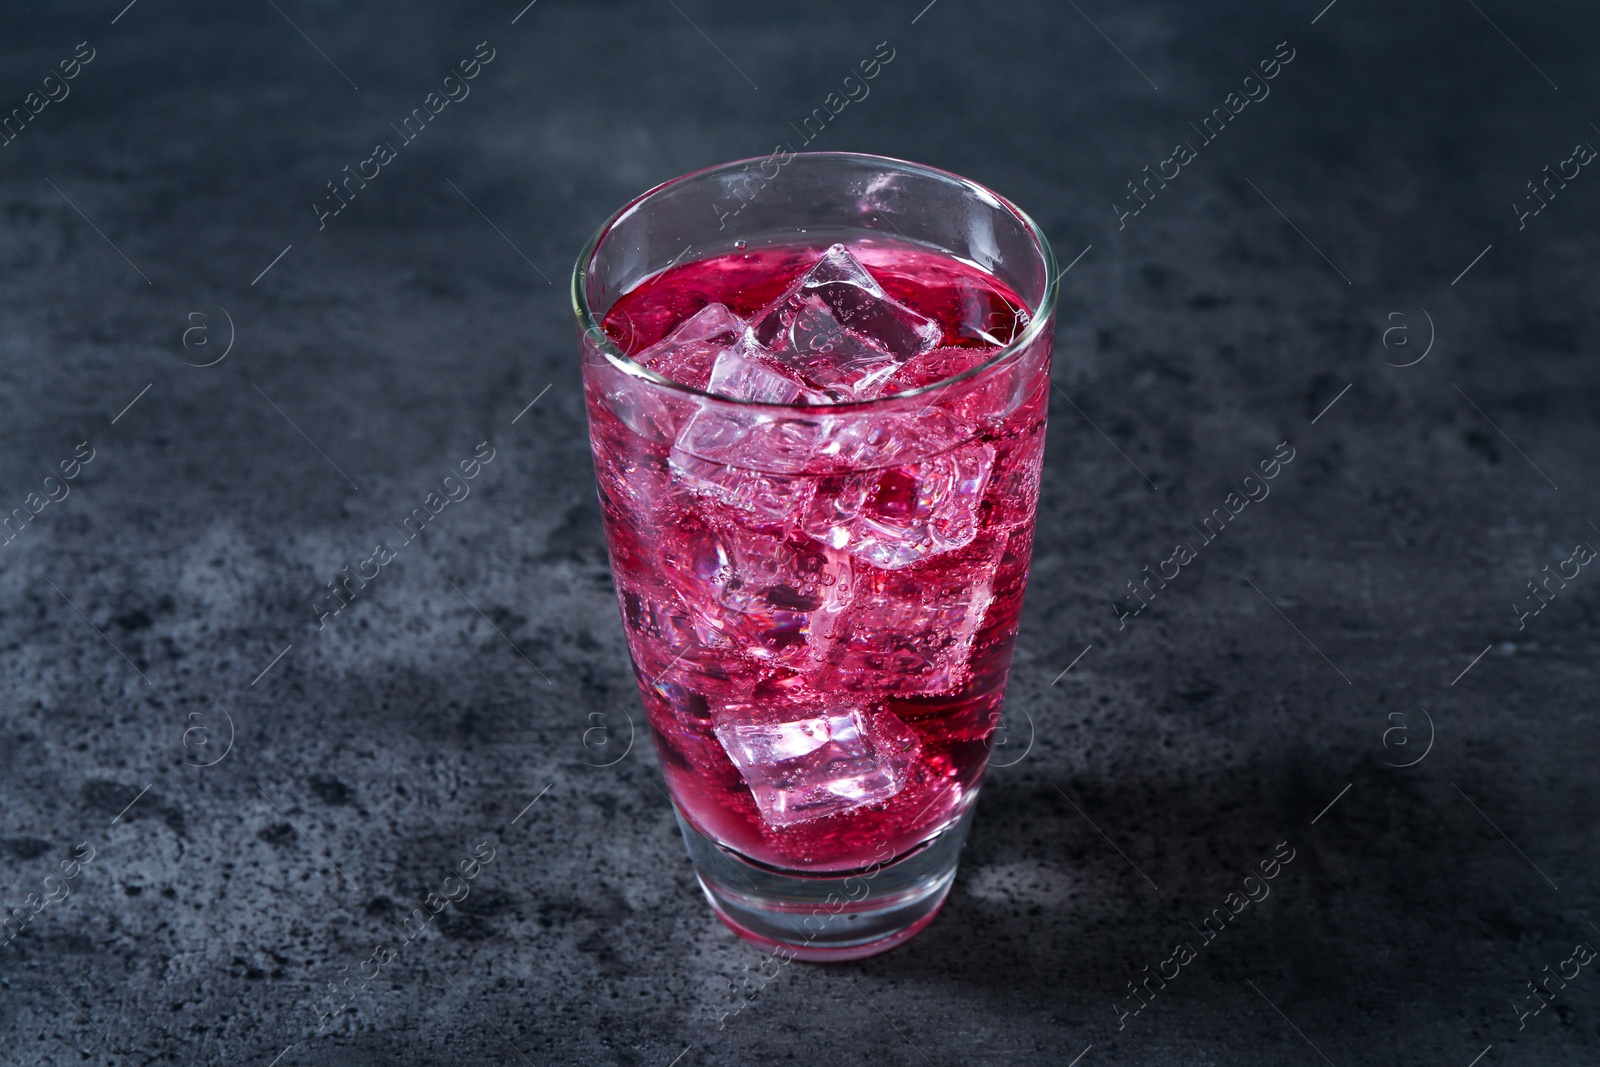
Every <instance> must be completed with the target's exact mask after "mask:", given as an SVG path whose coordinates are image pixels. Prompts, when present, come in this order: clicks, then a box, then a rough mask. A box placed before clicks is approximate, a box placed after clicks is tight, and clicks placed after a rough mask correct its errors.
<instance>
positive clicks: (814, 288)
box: [750, 244, 942, 400]
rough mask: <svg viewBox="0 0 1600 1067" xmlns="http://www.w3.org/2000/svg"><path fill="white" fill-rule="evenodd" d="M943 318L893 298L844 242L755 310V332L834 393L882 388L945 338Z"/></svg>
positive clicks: (847, 395)
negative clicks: (927, 315) (938, 319)
mask: <svg viewBox="0 0 1600 1067" xmlns="http://www.w3.org/2000/svg"><path fill="white" fill-rule="evenodd" d="M941 333H942V331H941V330H940V328H939V324H938V323H936V322H934V321H933V320H931V319H928V318H924V317H923V316H922V315H919V314H917V313H916V312H915V311H912V310H911V309H910V308H908V307H905V306H904V305H902V304H900V303H898V302H896V301H895V300H893V299H892V298H891V297H890V296H889V295H888V294H887V293H885V292H884V291H883V287H882V286H880V285H879V284H878V283H877V281H876V280H875V279H874V278H873V277H872V275H871V274H869V273H868V272H867V269H866V268H865V267H863V266H862V265H861V263H860V262H859V261H857V260H856V258H855V257H854V256H852V255H851V254H850V253H849V252H848V251H846V249H845V247H844V245H841V244H836V245H834V246H832V247H831V248H829V249H828V250H827V252H826V253H824V254H823V256H822V258H821V259H820V260H818V261H817V262H816V264H815V265H813V266H812V268H811V269H810V270H809V271H807V272H806V273H805V275H804V276H803V277H801V278H800V280H799V281H798V282H796V283H795V284H794V286H793V287H791V288H790V290H789V291H788V292H787V293H785V294H784V295H783V296H782V297H781V298H780V299H779V300H778V301H777V302H776V303H774V304H772V305H771V306H769V307H768V308H767V309H766V310H765V311H763V312H760V313H759V314H757V316H756V317H755V320H754V322H753V323H752V324H751V327H750V336H751V337H752V338H753V340H754V341H755V343H756V344H758V345H759V346H760V347H761V349H762V350H763V351H765V352H768V353H770V354H771V355H772V356H774V357H775V358H776V359H777V360H779V361H781V362H782V363H784V364H785V365H787V366H788V367H790V368H793V370H794V371H795V372H796V373H797V374H798V375H799V377H800V378H801V380H802V381H804V383H805V384H806V385H807V386H809V387H810V388H813V389H817V390H820V391H823V392H825V393H826V394H827V395H828V396H829V397H831V398H832V399H835V400H864V399H868V398H870V397H872V396H875V395H877V393H878V391H879V390H880V389H881V388H882V386H883V384H884V382H885V381H886V380H888V378H889V377H890V376H891V375H893V374H894V372H895V371H896V370H897V369H898V368H899V366H900V364H901V363H903V362H905V361H906V360H907V359H910V358H911V357H912V356H915V355H919V354H921V353H923V352H926V351H927V350H928V349H930V348H932V347H933V346H934V345H935V344H937V343H938V341H939V338H940V336H941Z"/></svg>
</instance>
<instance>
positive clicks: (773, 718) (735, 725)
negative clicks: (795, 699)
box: [712, 698, 922, 829]
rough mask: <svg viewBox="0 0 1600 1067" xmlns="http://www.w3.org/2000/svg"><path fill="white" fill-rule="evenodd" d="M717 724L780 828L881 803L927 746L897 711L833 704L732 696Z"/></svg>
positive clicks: (760, 805)
mask: <svg viewBox="0 0 1600 1067" xmlns="http://www.w3.org/2000/svg"><path fill="white" fill-rule="evenodd" d="M715 721H716V725H715V726H714V727H712V731H713V733H715V734H716V737H717V740H718V741H720V742H721V743H722V747H723V750H724V751H726V752H727V754H728V758H729V759H731V760H732V761H733V765H734V766H735V767H736V768H738V771H739V774H740V776H741V777H742V778H744V780H745V784H746V785H748V786H749V787H750V795H751V797H752V798H753V799H754V800H755V802H756V809H757V810H758V811H759V812H760V813H761V817H762V818H763V819H764V820H766V822H767V825H769V826H771V827H773V828H775V829H783V828H785V827H789V826H797V825H799V824H801V823H806V822H810V821H812V820H814V819H820V818H823V817H825V816H828V815H837V814H840V813H841V812H846V811H850V810H852V809H855V808H859V807H861V806H862V805H864V804H877V803H882V802H883V801H885V800H888V799H889V798H890V797H892V796H894V795H895V794H896V793H898V792H899V791H900V790H901V789H902V788H904V786H905V785H906V782H907V780H908V777H909V773H908V772H909V771H910V770H911V768H912V766H913V765H914V764H915V762H916V760H917V757H918V756H919V755H920V754H921V748H922V745H921V742H920V741H919V739H918V738H917V735H916V733H915V732H913V731H912V730H911V728H910V727H908V726H907V725H906V724H905V723H903V722H901V721H900V720H899V719H898V718H896V717H895V715H894V714H893V713H892V712H888V711H877V712H869V711H867V710H865V709H863V708H859V707H853V706H846V705H839V704H829V703H826V702H823V701H821V699H820V698H818V700H817V702H816V703H815V704H814V705H813V706H811V707H809V708H804V707H799V708H797V707H789V708H771V707H769V706H765V705H761V706H757V705H741V704H729V705H727V706H725V707H723V708H721V709H719V710H718V712H717V713H716V716H715Z"/></svg>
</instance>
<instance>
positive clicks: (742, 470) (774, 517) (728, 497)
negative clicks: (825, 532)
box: [667, 449, 815, 522]
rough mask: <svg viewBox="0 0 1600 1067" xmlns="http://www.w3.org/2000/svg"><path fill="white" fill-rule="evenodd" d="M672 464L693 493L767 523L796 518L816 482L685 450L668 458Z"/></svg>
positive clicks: (678, 450) (685, 485)
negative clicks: (708, 457) (722, 460)
mask: <svg viewBox="0 0 1600 1067" xmlns="http://www.w3.org/2000/svg"><path fill="white" fill-rule="evenodd" d="M667 464H668V467H669V468H670V469H671V470H672V473H673V474H674V475H675V476H676V477H677V478H678V480H679V482H680V483H681V484H682V485H683V486H684V487H685V488H687V489H689V490H690V491H691V492H693V493H695V494H697V495H699V496H702V497H705V498H707V499H709V500H714V501H717V502H718V503H721V504H727V505H729V506H731V507H734V508H738V509H739V510H740V511H744V512H748V513H750V514H752V515H754V516H755V517H756V518H757V519H759V520H761V521H765V522H785V521H789V522H792V521H794V516H796V515H799V514H801V513H802V512H803V510H804V508H805V506H806V503H807V501H809V500H810V496H811V493H812V492H813V490H814V488H815V485H814V483H813V482H812V480H811V479H809V478H804V477H796V476H791V475H787V474H770V473H768V472H766V471H757V470H750V469H748V468H746V467H736V466H733V465H731V464H728V463H717V462H715V461H714V460H709V459H701V458H700V457H699V456H693V455H690V454H689V453H687V452H685V451H683V450H682V449H674V450H673V451H672V453H671V454H670V455H669V456H668V457H667Z"/></svg>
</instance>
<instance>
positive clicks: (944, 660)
mask: <svg viewBox="0 0 1600 1067" xmlns="http://www.w3.org/2000/svg"><path fill="white" fill-rule="evenodd" d="M1006 542H1007V535H1005V534H1000V535H999V536H998V537H993V538H990V537H985V538H984V539H983V540H982V541H980V542H977V543H975V544H973V545H971V546H969V547H968V548H966V549H962V550H960V551H959V552H958V553H955V554H954V555H953V556H952V557H949V558H947V559H946V560H945V561H942V562H941V564H940V566H939V567H938V568H937V569H936V570H927V569H919V570H917V571H873V572H867V573H858V574H857V576H856V588H855V590H854V593H853V595H852V597H851V601H850V605H849V607H848V608H847V609H846V610H845V611H844V612H843V613H841V614H839V615H838V616H837V617H836V618H834V619H832V620H830V623H831V628H830V629H828V630H826V631H824V632H823V633H821V634H819V635H818V636H819V637H820V638H821V639H822V641H823V642H824V644H823V645H822V647H823V648H825V650H826V655H827V660H826V663H825V665H824V666H822V667H821V668H819V669H817V670H816V671H815V672H814V675H813V677H814V679H815V683H816V684H817V685H818V686H825V687H827V688H828V689H830V690H839V691H846V692H848V691H857V690H869V691H878V692H890V693H897V694H902V695H934V694H939V693H949V692H952V691H954V690H956V689H958V688H960V687H961V686H962V685H964V684H965V683H966V681H967V678H968V676H969V669H968V660H969V659H970V657H971V655H972V645H973V638H974V637H975V636H976V635H977V632H978V630H979V629H980V628H981V627H982V626H983V621H984V618H985V616H986V614H987V613H988V610H989V605H990V604H991V603H993V601H994V582H995V574H996V571H997V569H998V568H999V565H1000V561H1001V559H1002V558H1003V557H1004V553H1005V548H1006Z"/></svg>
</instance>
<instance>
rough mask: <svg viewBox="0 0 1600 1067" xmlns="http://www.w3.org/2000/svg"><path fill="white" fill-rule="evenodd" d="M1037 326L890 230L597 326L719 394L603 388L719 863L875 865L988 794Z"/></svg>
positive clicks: (734, 262) (1008, 300)
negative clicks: (1023, 336)
mask: <svg viewBox="0 0 1600 1067" xmlns="http://www.w3.org/2000/svg"><path fill="white" fill-rule="evenodd" d="M1027 322H1028V315H1027V311H1026V310H1025V304H1024V302H1023V301H1022V300H1021V299H1020V298H1019V297H1018V296H1017V295H1016V293H1014V292H1013V291H1012V290H1011V289H1009V288H1008V287H1007V286H1006V285H1004V284H1003V283H1001V282H1000V281H999V280H998V279H997V278H995V277H994V276H993V275H991V274H990V273H988V272H987V271H985V270H983V269H981V268H979V267H977V266H975V265H973V264H970V263H966V262H963V261H960V260H957V259H955V258H953V257H950V256H947V255H941V254H939V253H936V252H933V251H929V250H927V249H923V248H918V247H912V246H909V245H899V244H891V243H886V242H884V241H881V240H877V239H871V238H866V239H863V238H857V239H856V240H853V241H851V242H850V243H849V244H847V245H846V244H832V245H826V244H822V243H817V244H794V245H783V246H777V247H763V248H759V249H749V250H743V251H734V252H729V253H727V254H722V255H717V256H713V257H711V258H708V259H702V260H699V261H696V262H688V263H684V264H682V265H677V266H672V267H669V268H667V269H666V270H664V271H662V272H660V273H658V274H656V275H653V276H651V277H649V278H647V279H646V280H644V281H643V282H641V283H639V284H637V285H636V286H635V287H634V288H632V289H631V290H630V291H628V292H626V293H625V294H623V295H622V296H621V297H620V298H619V299H618V300H617V302H616V303H615V304H614V306H612V308H611V309H610V311H609V313H607V315H606V316H605V319H604V326H603V328H604V330H605V332H606V335H607V336H608V337H609V338H610V339H611V340H612V341H613V342H614V343H615V344H616V345H617V346H618V347H620V348H621V349H622V350H623V351H624V352H626V353H627V354H628V356H629V357H631V359H632V360H633V361H634V362H635V363H637V364H639V365H640V366H643V367H646V368H648V369H650V370H652V371H654V372H656V373H657V374H659V375H661V376H663V377H664V378H667V379H669V380H670V381H672V382H676V383H680V384H681V385H684V386H689V387H691V388H692V389H694V390H700V391H702V392H704V393H709V394H712V395H714V396H717V397H722V398H726V399H725V400H724V401H707V400H705V399H704V398H703V397H700V396H699V395H698V394H695V393H692V392H689V391H687V390H681V389H674V388H672V387H670V386H669V387H663V386H661V385H659V384H658V383H653V382H651V381H648V380H640V378H639V377H638V376H633V377H629V376H627V375H623V374H613V375H612V376H611V377H609V378H605V377H600V376H586V383H585V385H586V390H587V398H588V405H589V415H590V426H591V437H592V443H593V448H594V458H595V465H596V468H597V474H598V482H599V491H600V501H601V505H602V509H603V511H604V516H605V523H606V532H607V540H608V544H609V546H610V553H611V569H612V574H613V577H614V579H615V583H616V589H617V597H618V600H619V602H620V604H621V608H622V619H623V624H624V627H625V630H626V633H627V640H628V646H629V649H630V651H631V654H632V659H633V664H634V669H635V673H636V676H637V678H638V682H639V687H640V691H641V693H642V694H643V699H644V706H645V709H646V714H647V717H648V719H649V722H650V726H651V729H652V732H653V735H654V737H655V742H656V747H657V752H658V753H659V755H660V763H661V767H662V770H663V772H664V774H665V776H666V778H667V781H668V784H669V786H670V788H671V790H672V794H673V797H674V798H675V800H676V801H677V804H678V807H679V809H680V810H681V811H682V813H683V815H684V817H685V818H686V819H688V820H689V821H690V822H691V823H692V824H693V825H694V826H695V827H696V828H697V829H699V830H700V831H701V832H702V833H704V834H706V835H707V836H709V837H711V838H712V839H713V840H715V841H717V842H719V843H721V844H722V845H723V846H725V847H727V848H729V849H732V850H734V851H735V852H737V853H739V854H741V855H743V856H744V857H746V858H747V859H750V860H753V861H756V862H758V863H762V864H766V865H769V866H772V867H776V868H780V869H783V870H790V871H792V870H810V871H815V872H818V873H821V872H838V871H849V870H856V869H860V868H863V867H866V866H868V865H869V864H873V863H883V862H886V861H888V860H890V859H892V858H898V857H900V856H902V855H905V854H906V853H908V852H909V851H911V850H913V849H915V848H916V847H917V846H918V845H919V844H921V843H922V842H924V841H927V840H928V839H930V838H932V837H933V836H934V835H936V834H937V833H938V832H939V831H940V830H942V829H944V828H945V827H947V826H949V825H951V824H952V823H953V822H955V821H956V820H957V819H959V818H960V817H961V816H962V815H963V814H965V812H966V810H967V809H968V808H969V807H970V806H971V804H972V802H973V801H974V799H975V797H976V791H977V789H978V786H979V784H980V782H981V779H982V777H983V771H984V767H985V765H986V762H987V759H988V755H989V746H990V743H991V739H992V737H993V734H994V731H995V727H996V724H997V722H998V719H999V713H1000V703H1001V698H1002V696H1003V694H1004V691H1005V685H1006V678H1007V674H1008V672H1009V669H1010V664H1011V655H1012V649H1013V645H1014V642H1015V638H1016V633H1017V621H1018V615H1019V612H1020V610H1021V607H1022V597H1023V589H1024V586H1025V584H1026V581H1027V574H1028V560H1029V554H1030V550H1031V546H1032V539H1033V521H1034V510H1035V505H1036V502H1037V496H1038V486H1039V467H1040V461H1041V458H1042V452H1043V445H1044V433H1045V412H1046V406H1047V400H1048V396H1047V393H1046V390H1047V388H1048V361H1049V349H1048V346H1049V338H1048V337H1043V338H1041V339H1040V340H1039V342H1038V344H1037V345H1036V346H1035V347H1036V348H1037V349H1038V351H1037V352H1035V354H1034V356H1033V358H1032V362H1031V363H1030V362H1028V361H1027V360H1026V359H1011V358H1010V357H1008V359H1007V360H1000V361H994V357H995V356H996V355H997V354H998V353H999V352H1000V351H1001V349H1002V348H1004V347H1005V346H1006V345H1007V344H1008V343H1009V342H1010V341H1011V340H1012V339H1013V338H1015V337H1017V336H1018V335H1019V334H1020V333H1021V332H1022V331H1023V329H1024V328H1025V326H1026V325H1027ZM992 361H993V365H989V366H986V365H988V364H991V362H992ZM1008 361H1009V362H1008ZM969 372H970V373H969ZM963 374H967V375H968V376H967V377H966V378H962V379H960V380H957V381H954V382H949V381H947V380H948V379H952V378H955V377H957V376H959V375H963ZM938 383H945V384H942V385H940V384H938ZM928 386H934V387H935V388H931V389H926V390H925V391H924V392H922V393H917V394H915V395H913V396H911V397H902V398H901V399H898V400H889V399H886V398H891V397H896V396H898V395H899V394H905V393H909V392H911V391H914V390H919V389H923V387H928ZM738 401H743V402H744V403H743V404H740V403H734V402H738ZM775 405H782V406H781V407H779V406H775Z"/></svg>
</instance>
